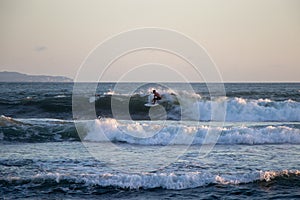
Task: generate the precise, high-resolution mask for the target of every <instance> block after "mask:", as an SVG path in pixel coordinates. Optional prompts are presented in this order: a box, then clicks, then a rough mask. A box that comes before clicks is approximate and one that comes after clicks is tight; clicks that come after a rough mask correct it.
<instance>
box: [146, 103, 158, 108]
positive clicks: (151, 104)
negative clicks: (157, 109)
mask: <svg viewBox="0 0 300 200" xmlns="http://www.w3.org/2000/svg"><path fill="white" fill-rule="evenodd" d="M158 105H159V104H158V103H155V104H153V103H146V104H145V106H147V107H154V106H158Z"/></svg>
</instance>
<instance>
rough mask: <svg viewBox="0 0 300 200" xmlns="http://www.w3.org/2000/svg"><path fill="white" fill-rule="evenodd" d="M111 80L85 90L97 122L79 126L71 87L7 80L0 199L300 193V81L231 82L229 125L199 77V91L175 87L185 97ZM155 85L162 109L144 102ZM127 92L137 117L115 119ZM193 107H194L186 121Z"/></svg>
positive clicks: (0, 135)
mask: <svg viewBox="0 0 300 200" xmlns="http://www.w3.org/2000/svg"><path fill="white" fill-rule="evenodd" d="M131 84H132V83H131ZM114 86H115V84H113V83H106V84H99V86H98V89H97V91H96V94H97V95H96V96H89V95H86V94H84V93H83V94H82V101H83V102H88V103H89V104H92V105H95V109H96V115H97V116H99V119H96V117H97V116H96V115H95V119H80V120H79V119H75V121H76V126H77V129H76V127H75V125H74V121H73V119H72V117H73V116H72V89H73V85H72V84H69V83H68V84H66V83H47V84H45V83H1V84H0V94H1V97H0V110H1V113H0V114H1V115H2V116H1V117H0V141H1V143H0V155H1V158H0V175H1V176H0V188H1V189H0V196H2V198H4V199H17V198H30V199H40V198H54V199H61V198H64V199H82V198H96V199H112V198H121V199H145V198H147V199H169V198H175V199H176V198H177V199H193V198H194V199H208V198H220V199H241V198H248V199H283V198H290V199H297V198H300V192H299V191H300V159H299V158H300V153H299V152H300V151H299V150H300V84H299V83H294V84H292V83H290V84H288V83H276V84H271V83H268V84H254V83H253V84H249V83H247V84H246V83H244V84H225V89H226V97H220V98H222V101H226V103H227V108H226V111H227V112H226V117H225V119H226V121H225V123H224V126H221V125H220V123H219V122H212V121H211V120H210V119H211V108H212V105H213V104H218V103H220V101H219V100H218V99H211V98H210V96H209V92H208V90H207V88H206V86H205V84H192V86H193V89H194V90H195V94H191V93H186V92H185V91H184V90H183V89H182V88H181V85H180V84H173V87H174V88H178V89H179V91H180V92H181V94H178V93H176V92H174V90H170V89H168V88H166V87H162V86H160V85H158V84H147V85H144V86H143V87H140V88H138V89H137V90H136V91H135V92H134V93H133V94H127V93H126V91H124V92H123V93H116V92H115V91H114ZM84 87H88V84H85V86H84ZM152 88H156V89H157V90H158V91H159V92H160V93H161V94H162V96H163V99H162V100H161V101H160V105H161V107H162V108H163V109H164V113H165V115H160V112H154V111H153V110H152V111H151V109H149V108H146V107H144V105H143V104H144V103H145V102H146V101H147V99H148V96H147V95H148V94H149V91H151V90H152ZM182 94H183V95H184V97H185V98H184V100H182V99H181V100H180V99H178V97H179V96H182ZM128 97H130V102H129V112H130V116H131V118H132V119H133V121H132V120H128V119H126V117H123V116H122V115H120V116H118V118H115V117H114V115H113V112H112V110H111V101H112V98H115V99H117V100H118V103H120V104H122V102H123V101H125V100H126V99H128ZM191 99H192V101H191ZM190 102H193V104H189V103H190ZM195 102H196V103H195ZM181 104H184V105H181ZM186 105H188V107H189V108H191V109H190V110H189V111H188V112H187V114H185V118H184V120H182V119H181V116H182V112H183V111H182V109H181V107H182V106H186ZM196 109H198V110H197V111H199V113H200V115H195V114H194V112H193V111H195V110H196ZM83 112H84V111H83ZM77 130H79V134H78V132H77ZM208 130H218V131H219V133H220V135H219V137H217V141H216V145H215V146H213V149H212V150H211V151H210V152H209V154H207V155H206V156H205V157H203V154H202V151H201V149H202V148H205V147H206V146H210V145H211V144H212V143H213V142H212V141H209V140H207V139H206V136H207V135H208V133H209V132H208ZM87 195H88V196H87Z"/></svg>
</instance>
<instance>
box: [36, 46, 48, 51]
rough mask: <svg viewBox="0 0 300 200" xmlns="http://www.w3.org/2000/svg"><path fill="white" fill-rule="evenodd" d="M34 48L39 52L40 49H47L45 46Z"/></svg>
mask: <svg viewBox="0 0 300 200" xmlns="http://www.w3.org/2000/svg"><path fill="white" fill-rule="evenodd" d="M34 50H35V51H37V52H41V51H45V50H47V47H46V46H37V47H35V48H34Z"/></svg>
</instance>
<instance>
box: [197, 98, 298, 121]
mask: <svg viewBox="0 0 300 200" xmlns="http://www.w3.org/2000/svg"><path fill="white" fill-rule="evenodd" d="M216 104H220V102H217V101H199V102H198V105H197V107H198V109H199V110H200V120H204V121H209V120H211V107H212V105H214V106H218V105H216ZM197 107H193V108H192V109H197ZM299 113H300V103H299V102H295V101H292V100H286V101H280V102H275V101H271V100H270V99H258V100H247V99H243V98H229V99H227V109H226V121H232V122H238V121H248V122H249V121H300V114H299ZM191 118H192V117H191ZM194 120H196V119H194Z"/></svg>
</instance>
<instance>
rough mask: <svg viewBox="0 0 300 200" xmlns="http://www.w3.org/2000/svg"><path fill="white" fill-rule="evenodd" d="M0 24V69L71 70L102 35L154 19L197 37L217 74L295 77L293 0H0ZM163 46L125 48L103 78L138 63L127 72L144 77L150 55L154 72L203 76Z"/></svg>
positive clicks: (296, 13)
mask: <svg viewBox="0 0 300 200" xmlns="http://www.w3.org/2000/svg"><path fill="white" fill-rule="evenodd" d="M0 27H1V28H0V71H17V72H21V73H27V74H34V75H38V74H43V75H63V76H67V77H70V78H75V77H76V76H78V73H80V69H82V68H80V67H82V66H84V64H85V62H86V61H87V60H88V58H89V55H90V54H91V52H92V51H93V50H94V49H95V48H96V47H97V46H99V44H101V43H102V42H103V41H106V40H107V39H108V38H111V37H112V36H114V35H117V34H119V33H121V32H126V31H130V30H132V29H139V28H143V27H158V28H162V29H169V30H174V31H177V32H179V33H182V34H184V35H186V36H188V37H189V38H191V39H193V41H195V42H197V43H198V44H200V45H201V46H202V47H203V48H204V49H205V51H206V52H207V53H208V55H209V57H210V58H211V59H212V60H213V62H214V63H215V65H216V66H217V69H218V71H219V73H220V76H221V78H222V80H223V81H225V82H249V81H250V82H281V81H283V82H299V81H300V1H299V0H189V1H186V0H163V1H162V0H151V1H149V0H26V1H21V0H0ZM166 39H167V38H166ZM128 42H129V43H130V42H133V41H132V40H131V41H128ZM172 42H174V43H176V42H179V41H172ZM108 51H109V49H108ZM167 54H168V53H167V52H161V51H153V50H152V51H151V50H148V51H147V50H142V51H141V52H133V53H132V54H128V55H127V56H126V55H125V56H123V57H122V58H120V59H119V60H117V61H116V62H114V63H113V64H112V66H111V68H110V71H109V74H108V75H106V77H105V78H106V80H111V81H114V79H120V77H121V76H122V74H121V72H122V73H123V72H124V73H125V71H126V70H128V71H130V69H133V68H135V67H136V66H138V65H139V66H142V67H140V68H138V70H137V71H136V72H139V73H136V74H135V73H132V74H131V75H130V76H128V77H127V80H132V81H135V80H137V81H138V80H148V79H147V78H149V75H148V72H147V73H145V71H143V69H145V70H146V71H147V70H149V68H147V66H148V67H149V66H150V65H149V64H147V63H158V64H157V65H156V66H155V67H154V68H155V73H157V74H159V75H158V76H159V77H160V79H164V78H166V80H169V79H168V78H167V77H170V76H169V75H170V73H169V72H168V70H169V69H170V68H174V69H175V70H173V71H172V70H171V71H172V72H176V71H178V70H181V71H179V75H182V74H184V76H186V77H188V78H187V79H188V80H190V81H203V79H205V77H200V76H199V77H198V76H194V72H193V70H191V69H192V68H191V67H190V66H188V64H187V63H184V62H182V60H180V59H178V58H175V57H176V56H175V57H174V55H167ZM160 64H161V65H160ZM166 65H167V67H166ZM126 66H127V67H126ZM178 66H180V67H178ZM101 67H103V66H101ZM101 67H100V68H101ZM130 67H131V68H130ZM160 67H161V70H160ZM176 67H178V68H176ZM154 68H153V69H154ZM97 70H98V71H97ZM96 71H97V73H99V69H95V72H93V70H90V72H89V73H90V74H91V76H92V75H93V73H96ZM100 71H101V70H100ZM150 71H151V70H150ZM118 73H119V77H117V78H116V77H114V76H113V75H116V74H118ZM177 74H178V73H177ZM85 78H86V80H88V76H87V77H85ZM122 78H124V77H123V76H122ZM170 80H171V79H170Z"/></svg>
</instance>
